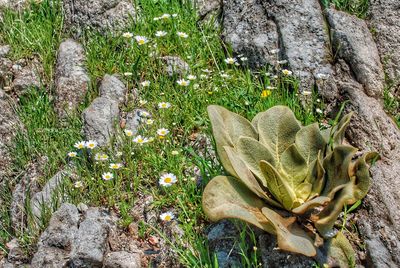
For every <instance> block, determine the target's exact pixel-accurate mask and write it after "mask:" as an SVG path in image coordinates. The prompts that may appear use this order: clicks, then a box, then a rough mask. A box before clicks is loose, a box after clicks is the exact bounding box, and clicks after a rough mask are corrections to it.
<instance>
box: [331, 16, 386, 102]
mask: <svg viewBox="0 0 400 268" xmlns="http://www.w3.org/2000/svg"><path fill="white" fill-rule="evenodd" d="M326 14H327V18H328V22H329V26H330V29H331V36H332V46H333V47H334V50H335V51H336V52H337V54H336V56H337V57H339V58H341V59H343V60H345V61H346V62H347V63H348V64H349V65H350V66H351V68H352V70H353V72H354V76H355V78H356V79H357V81H358V82H359V83H360V84H362V85H363V86H364V89H365V92H366V93H367V94H368V96H371V97H375V98H380V97H382V96H383V88H384V83H385V75H384V73H383V68H382V64H381V61H380V58H379V54H378V49H377V48H376V45H375V42H374V40H373V38H372V34H371V33H370V31H369V29H368V27H367V24H366V23H365V22H364V21H363V20H361V19H359V18H357V17H355V16H352V15H350V14H347V13H345V12H342V11H337V10H335V9H333V8H331V9H328V10H327V11H326ZM350 25H351V27H349V26H350Z"/></svg>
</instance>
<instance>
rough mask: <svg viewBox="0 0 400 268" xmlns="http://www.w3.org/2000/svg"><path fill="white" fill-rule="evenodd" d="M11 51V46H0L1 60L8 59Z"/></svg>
mask: <svg viewBox="0 0 400 268" xmlns="http://www.w3.org/2000/svg"><path fill="white" fill-rule="evenodd" d="M10 50H11V47H10V46H9V45H3V46H0V58H3V57H6V56H7V55H8V53H9V52H10Z"/></svg>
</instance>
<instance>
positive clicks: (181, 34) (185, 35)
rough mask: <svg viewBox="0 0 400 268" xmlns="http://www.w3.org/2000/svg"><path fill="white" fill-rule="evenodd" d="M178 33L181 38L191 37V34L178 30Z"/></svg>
mask: <svg viewBox="0 0 400 268" xmlns="http://www.w3.org/2000/svg"><path fill="white" fill-rule="evenodd" d="M176 34H177V35H178V36H179V37H181V38H188V37H189V35H188V34H187V33H184V32H177V33H176Z"/></svg>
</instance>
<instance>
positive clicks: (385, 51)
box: [369, 0, 400, 97]
mask: <svg viewBox="0 0 400 268" xmlns="http://www.w3.org/2000/svg"><path fill="white" fill-rule="evenodd" d="M369 15H370V21H369V28H370V29H371V32H372V33H373V36H374V39H375V41H376V44H377V47H378V50H379V54H380V57H381V61H382V63H383V64H384V67H385V73H386V74H387V75H388V78H389V79H390V80H392V82H394V84H395V86H394V87H393V89H396V88H397V90H398V92H397V93H398V97H400V35H398V34H395V33H398V32H400V2H399V1H397V0H386V1H381V0H371V1H370V3H369Z"/></svg>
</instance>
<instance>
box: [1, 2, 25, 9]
mask: <svg viewBox="0 0 400 268" xmlns="http://www.w3.org/2000/svg"><path fill="white" fill-rule="evenodd" d="M27 2H28V1H27V0H0V8H11V9H21V8H22V7H24V5H25V4H26V3H27Z"/></svg>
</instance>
